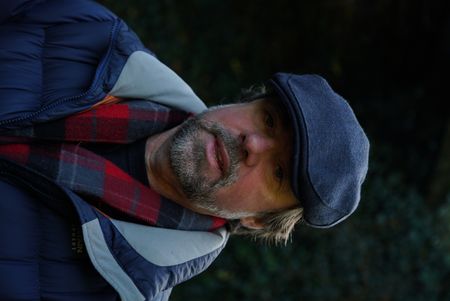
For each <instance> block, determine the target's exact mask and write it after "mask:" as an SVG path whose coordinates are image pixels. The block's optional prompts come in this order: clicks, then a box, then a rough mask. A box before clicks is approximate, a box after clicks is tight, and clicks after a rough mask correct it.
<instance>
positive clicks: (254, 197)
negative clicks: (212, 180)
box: [216, 177, 268, 212]
mask: <svg viewBox="0 0 450 301" xmlns="http://www.w3.org/2000/svg"><path fill="white" fill-rule="evenodd" d="M260 181H261V180H260V179H255V178H249V177H246V178H240V179H239V180H238V181H237V182H236V183H235V184H233V185H231V186H230V187H226V188H222V189H220V190H219V191H217V192H216V202H217V205H218V206H220V207H222V208H224V209H227V210H232V211H245V212H259V211H262V210H264V208H265V206H267V204H266V202H267V199H266V198H267V196H268V194H267V192H264V191H265V187H262V185H261V182H260Z"/></svg>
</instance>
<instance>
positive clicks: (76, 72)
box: [0, 1, 369, 300]
mask: <svg viewBox="0 0 450 301" xmlns="http://www.w3.org/2000/svg"><path fill="white" fill-rule="evenodd" d="M2 6H3V7H0V11H1V12H2V15H0V24H1V25H0V45H1V47H0V61H1V63H0V98H1V102H0V130H1V137H0V138H1V140H0V142H1V144H0V165H1V168H0V192H1V195H2V196H3V197H2V201H1V202H0V206H1V207H0V214H1V216H0V239H1V240H2V242H3V243H2V248H1V249H0V258H2V261H1V263H0V279H1V280H0V299H2V300H35V299H56V300H80V299H81V300H117V299H118V298H119V296H120V299H121V300H167V299H168V297H169V295H170V292H171V290H172V288H173V287H174V286H175V285H177V284H178V283H180V282H182V281H185V280H187V279H189V278H191V277H193V276H195V275H196V274H198V273H200V272H201V271H203V270H204V269H206V268H207V267H208V266H209V264H211V262H212V261H213V260H214V259H215V258H216V257H217V256H218V254H219V253H220V251H221V250H222V249H223V248H224V246H225V244H226V241H227V239H228V235H229V233H230V232H231V233H236V234H247V235H253V236H256V237H259V238H262V239H265V240H268V241H272V242H286V240H287V239H288V238H289V236H290V233H291V232H292V230H293V227H294V225H295V224H296V223H297V222H298V221H300V220H302V221H304V223H306V224H307V225H310V226H312V227H319V228H320V227H323V228H327V227H331V226H333V225H335V224H337V223H339V222H341V221H342V220H344V219H345V218H347V217H348V216H349V215H350V214H351V213H352V212H353V211H354V210H355V209H356V207H357V205H358V202H359V199H360V188H361V185H362V182H363V180H364V177H365V174H366V171H367V164H368V149H369V144H368V141H367V138H366V136H365V134H364V132H363V130H362V129H361V127H360V126H359V124H358V122H357V120H356V118H355V116H354V114H353V112H352V110H351V109H350V107H349V106H348V104H347V103H346V102H345V100H343V99H342V98H341V97H340V96H339V95H337V94H336V93H334V92H333V90H332V89H331V88H330V86H329V85H328V84H327V82H326V81H325V80H324V79H322V78H321V77H319V76H312V75H303V76H299V75H292V74H284V73H278V74H276V75H274V76H273V77H272V78H271V79H270V80H269V81H268V82H267V85H266V88H265V89H261V90H258V89H256V90H253V91H249V93H248V94H246V95H244V96H243V98H242V99H241V102H240V103H237V104H231V105H226V106H221V107H216V108H211V109H209V110H205V109H206V107H205V105H204V104H203V102H202V101H201V100H200V99H198V97H197V96H196V95H195V94H194V93H193V92H192V90H191V89H190V88H189V87H188V86H187V85H186V83H184V81H182V80H181V79H180V78H179V77H178V76H177V75H176V74H175V73H173V72H172V71H171V70H170V69H168V68H167V67H166V66H164V65H163V64H162V63H161V62H159V61H158V60H157V59H156V58H155V57H154V56H153V54H152V53H151V52H150V51H148V50H147V49H146V48H145V47H144V46H143V45H142V44H141V42H140V41H139V39H138V38H137V37H136V36H135V35H134V33H133V32H132V31H131V30H129V29H128V28H127V26H126V24H125V23H124V22H123V21H122V20H120V19H119V18H117V17H116V16H115V15H114V14H112V13H111V12H109V11H108V10H106V9H105V8H104V7H102V6H100V5H99V4H96V3H92V2H90V1H23V2H20V1H19V2H14V3H2Z"/></svg>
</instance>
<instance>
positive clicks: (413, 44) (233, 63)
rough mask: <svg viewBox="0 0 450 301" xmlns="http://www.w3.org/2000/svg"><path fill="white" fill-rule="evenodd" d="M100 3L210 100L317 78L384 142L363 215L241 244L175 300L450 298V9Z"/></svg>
mask: <svg viewBox="0 0 450 301" xmlns="http://www.w3.org/2000/svg"><path fill="white" fill-rule="evenodd" d="M101 2H102V3H104V4H105V5H106V6H108V7H109V8H110V9H112V10H113V11H114V12H115V13H117V14H118V15H119V16H121V17H122V18H123V19H124V20H126V21H127V23H128V24H129V25H130V27H131V28H133V30H135V31H136V33H137V34H138V35H139V36H140V37H141V39H142V40H143V42H144V44H145V45H146V46H147V47H148V48H149V49H151V50H152V51H154V52H155V53H156V54H157V56H158V57H159V58H160V60H161V61H163V62H164V63H166V64H167V65H168V66H170V67H171V68H172V69H174V70H175V71H176V72H177V73H178V74H179V75H180V76H181V77H182V78H184V79H185V80H186V81H187V82H188V83H189V84H190V85H191V86H192V87H193V89H194V91H196V93H197V94H198V95H199V96H200V97H201V98H202V99H204V100H205V101H206V102H208V103H209V104H213V103H218V102H222V101H225V100H229V99H232V98H233V97H234V96H235V95H236V94H238V92H239V89H240V88H243V87H248V86H249V85H252V84H254V83H259V82H262V81H264V80H266V79H267V78H269V77H270V76H271V74H272V73H274V72H276V71H285V72H296V73H319V74H321V75H323V76H324V77H326V78H327V79H328V80H329V81H330V83H331V85H332V86H333V87H334V89H335V90H337V91H338V92H339V93H340V94H342V95H343V96H345V98H347V99H348V100H349V102H350V104H351V105H352V107H353V108H354V110H355V113H356V114H357V116H359V119H360V122H361V124H362V125H363V127H364V128H365V129H366V131H367V133H368V136H369V138H370V140H371V144H372V149H371V166H370V171H369V174H368V177H367V181H366V183H365V185H364V191H363V198H362V202H361V205H360V208H359V209H358V211H357V213H356V214H355V215H354V216H352V218H350V219H349V220H348V221H346V222H344V223H342V224H340V225H338V226H337V227H335V228H333V229H329V230H315V229H309V228H305V227H298V229H297V230H296V232H295V235H294V237H293V242H292V244H289V245H288V246H287V247H267V246H263V245H260V244H258V243H254V242H251V241H248V240H245V239H242V238H232V239H231V240H230V243H229V245H228V247H227V248H226V249H225V250H224V252H223V253H222V255H221V256H220V257H219V259H218V260H216V262H215V263H214V264H213V266H212V267H211V268H210V269H209V270H208V271H207V272H205V273H203V274H202V275H200V276H199V277H197V278H195V279H193V280H190V281H188V282H187V283H185V284H183V285H180V286H179V287H177V288H175V289H174V292H173V295H172V298H171V300H175V301H176V300H217V299H218V300H286V301H288V300H302V299H304V300H427V301H432V300H450V289H449V288H450V195H448V191H449V188H450V183H445V181H444V182H443V181H440V182H439V181H438V182H439V183H442V182H443V183H442V184H440V185H446V184H448V186H447V187H443V188H444V189H441V190H439V191H447V195H441V196H440V197H439V198H438V199H437V200H432V201H431V200H430V198H429V197H428V194H429V188H430V185H431V184H432V183H431V182H432V181H434V180H433V179H434V177H433V174H434V171H435V168H436V164H437V162H438V158H439V157H440V162H443V161H442V160H444V161H447V162H448V160H450V154H448V153H445V152H444V151H443V150H442V145H443V144H444V142H443V137H445V135H444V132H445V130H446V127H448V130H450V119H449V117H450V116H449V115H450V114H449V110H448V109H447V108H446V106H445V105H446V102H448V99H449V97H448V92H447V91H446V90H445V88H446V87H447V86H448V75H447V74H446V73H447V72H448V71H447V70H449V67H450V64H449V60H450V2H449V1H447V0H440V1H439V0H409V1H408V0H397V1H395V0H391V1H388V0H310V1H300V0H298V1H288V0H277V1H237V0H230V1H218V0H188V1H174V0H161V1H148V0H132V1H131V0H130V1H126V2H125V1H112V0H107V1H101ZM448 136H449V135H447V137H448ZM447 143H448V142H447ZM447 150H448V149H447ZM438 182H436V183H438ZM441 188H442V187H441Z"/></svg>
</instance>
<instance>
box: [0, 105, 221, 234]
mask: <svg viewBox="0 0 450 301" xmlns="http://www.w3.org/2000/svg"><path fill="white" fill-rule="evenodd" d="M187 116H188V115H187V114H186V113H184V112H182V111H176V110H170V109H168V108H167V107H164V106H161V105H158V104H155V103H151V102H145V101H127V102H123V103H120V104H112V105H103V106H99V107H97V108H96V109H93V110H91V111H87V112H83V113H79V114H76V115H72V116H70V117H68V118H65V119H62V120H58V121H52V122H49V123H46V124H40V125H37V126H34V127H33V128H26V129H24V130H20V131H17V130H16V131H14V132H11V133H10V134H11V136H12V135H14V136H15V137H11V136H9V137H2V139H1V140H2V143H3V144H2V145H0V156H3V157H6V158H8V159H10V160H12V161H15V162H16V163H19V164H21V165H25V166H27V167H29V168H31V169H33V170H36V171H37V172H39V173H41V174H43V175H45V176H47V177H48V178H50V179H52V180H53V181H55V182H56V183H58V184H59V185H62V186H64V187H66V188H69V189H71V190H72V191H74V192H76V193H78V194H79V195H81V196H83V197H84V198H85V199H87V200H88V201H90V203H91V204H93V205H94V206H95V205H96V204H97V205H100V204H98V203H97V202H100V203H103V204H106V205H107V206H110V207H111V208H114V209H115V210H118V211H119V212H121V213H122V214H125V215H128V216H130V217H132V218H133V219H137V220H139V221H141V222H143V223H145V224H149V225H155V226H160V227H165V228H174V229H184V230H213V229H216V228H218V227H220V226H223V225H224V224H225V220H223V219H220V218H215V217H210V216H204V215H199V214H196V213H194V212H192V211H190V210H188V209H186V208H184V207H182V206H179V205H178V204H176V203H174V202H172V201H170V200H168V199H166V198H164V197H162V196H160V195H159V194H157V193H156V192H155V191H153V190H152V189H151V188H150V187H148V186H145V185H143V184H142V183H141V182H139V181H137V180H136V179H134V178H133V177H131V176H130V175H128V174H127V173H126V172H124V171H123V170H122V169H121V168H119V167H118V166H116V165H115V164H114V163H112V162H110V161H109V160H106V159H105V158H103V157H101V156H99V155H97V154H95V153H93V152H91V151H89V150H87V149H85V148H83V147H82V144H80V143H79V142H108V143H131V142H133V141H135V140H138V139H140V138H145V137H148V136H151V135H153V134H155V133H158V132H161V131H164V130H166V129H168V128H170V127H173V126H175V125H177V124H179V123H181V122H182V121H183V120H184V119H186V118H187ZM17 137H22V138H20V139H22V142H24V141H26V143H18V142H19V141H18V138H17ZM8 140H9V142H10V143H9V144H5V142H7V141H8ZM42 140H53V141H54V142H51V141H46V142H43V141H42ZM56 141H58V142H56ZM59 141H61V142H62V143H61V142H59Z"/></svg>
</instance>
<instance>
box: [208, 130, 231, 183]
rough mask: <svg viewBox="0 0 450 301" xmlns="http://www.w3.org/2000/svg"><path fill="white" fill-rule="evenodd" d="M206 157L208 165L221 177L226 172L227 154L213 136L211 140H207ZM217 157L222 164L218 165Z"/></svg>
mask: <svg viewBox="0 0 450 301" xmlns="http://www.w3.org/2000/svg"><path fill="white" fill-rule="evenodd" d="M206 156H207V160H208V162H209V164H210V165H211V166H212V167H213V168H214V169H215V170H217V171H218V173H219V174H220V176H223V175H225V174H226V173H227V172H228V167H229V157H228V153H227V151H226V149H225V147H224V144H223V142H222V140H221V139H220V138H219V137H217V136H214V135H213V136H212V139H211V140H209V142H208V143H207V145H206ZM219 157H220V158H221V160H222V164H220V163H219V159H218V158H219Z"/></svg>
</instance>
